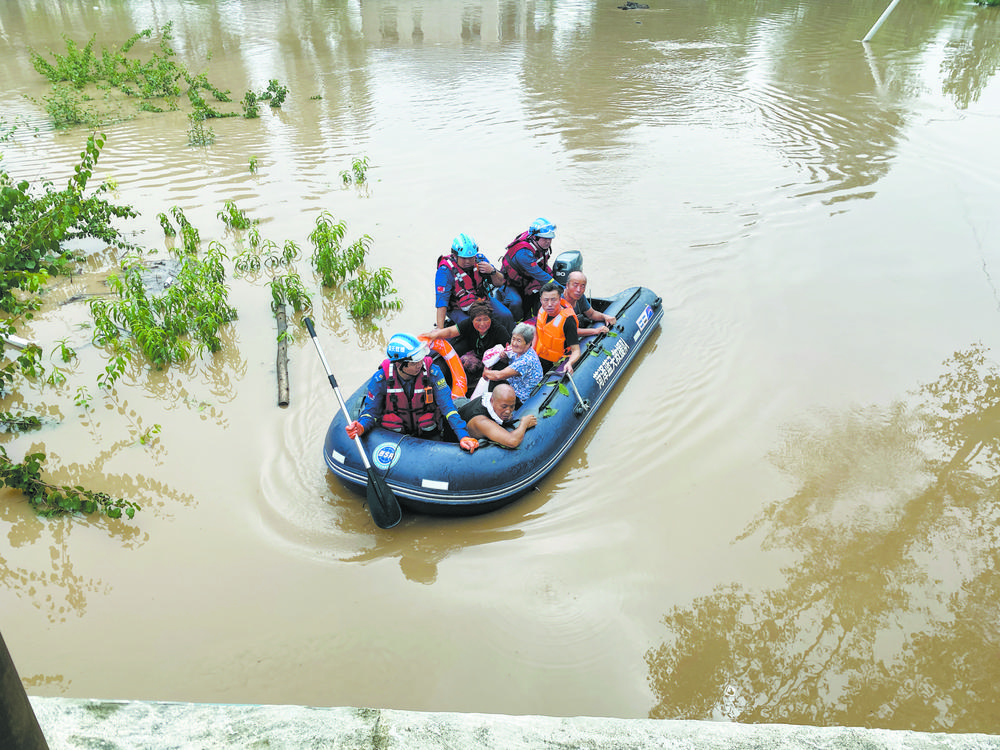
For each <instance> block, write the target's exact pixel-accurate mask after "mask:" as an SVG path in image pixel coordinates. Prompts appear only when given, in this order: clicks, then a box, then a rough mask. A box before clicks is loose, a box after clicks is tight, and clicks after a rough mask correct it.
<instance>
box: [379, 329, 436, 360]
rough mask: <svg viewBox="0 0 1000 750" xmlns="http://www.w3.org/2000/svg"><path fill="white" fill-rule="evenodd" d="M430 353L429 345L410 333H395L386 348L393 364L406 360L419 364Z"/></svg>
mask: <svg viewBox="0 0 1000 750" xmlns="http://www.w3.org/2000/svg"><path fill="white" fill-rule="evenodd" d="M429 352H430V349H428V348H427V344H425V343H424V342H423V341H421V340H420V339H418V338H417V337H416V336H413V335H412V334H409V333H394V334H393V335H392V338H390V339H389V343H388V345H386V347H385V353H386V355H387V356H388V357H389V361H391V362H401V361H403V360H405V359H408V360H410V361H412V362H417V361H420V360H422V359H423V358H424V357H426V356H427V354H428V353H429Z"/></svg>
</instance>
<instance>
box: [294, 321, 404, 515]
mask: <svg viewBox="0 0 1000 750" xmlns="http://www.w3.org/2000/svg"><path fill="white" fill-rule="evenodd" d="M303 322H304V323H305V324H306V328H307V329H308V331H309V335H310V336H311V337H312V340H313V344H315V345H316V352H317V353H318V354H319V358H320V361H321V362H322V363H323V369H325V370H326V375H327V377H328V378H329V379H330V385H332V386H333V392H334V393H335V394H337V401H339V402H340V408H341V410H342V411H343V412H344V417H345V418H346V419H347V422H348V424H350V422H351V415H350V412H348V411H347V404H346V403H345V402H344V397H343V396H341V395H340V388H339V387H338V386H337V379H336V378H335V377H333V373H332V372H331V371H330V365H329V364H327V361H326V356H324V354H323V350H322V349H321V348H320V345H319V339H317V338H316V329H315V328H313V322H312V320H310V319H309V318H304V319H303ZM354 442H355V444H356V445H357V446H358V454H359V455H360V456H361V461H362V463H364V465H365V470H366V471H367V472H368V488H367V489H368V511H369V512H370V513H371V514H372V520H373V521H375V525H376V526H378V527H379V528H380V529H391V528H392V527H393V526H395V525H396V524H397V523H399V521H400V519H401V518H402V517H403V511H402V509H401V508H400V507H399V501H398V500H396V496H395V495H393V494H392V490H390V489H389V486H388V485H387V484H386V483H385V480H384V479H382V477H380V476H379V475H378V474H376V473H375V470H374V469H373V468H372V465H371V462H370V461H369V460H368V455H367V454H366V453H365V445H364V443H362V442H361V436H360V435H358V436H357V437H355V438H354Z"/></svg>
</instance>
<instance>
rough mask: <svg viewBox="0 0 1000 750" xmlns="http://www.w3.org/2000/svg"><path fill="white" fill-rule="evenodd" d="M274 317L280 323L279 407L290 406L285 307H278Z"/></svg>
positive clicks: (278, 363) (278, 361)
mask: <svg viewBox="0 0 1000 750" xmlns="http://www.w3.org/2000/svg"><path fill="white" fill-rule="evenodd" d="M274 317H275V319H276V320H277V321H278V359H277V369H278V406H288V342H287V341H286V340H285V335H284V334H285V331H286V330H287V328H288V324H287V322H286V320H285V306H284V305H279V306H278V309H276V310H275V311H274Z"/></svg>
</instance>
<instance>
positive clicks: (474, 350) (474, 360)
mask: <svg viewBox="0 0 1000 750" xmlns="http://www.w3.org/2000/svg"><path fill="white" fill-rule="evenodd" d="M421 336H424V337H426V338H428V339H451V340H452V342H451V345H452V346H453V347H454V348H455V353H456V354H458V355H459V357H460V359H461V362H462V369H464V370H465V377H466V379H467V380H468V387H469V388H470V389H471V388H475V387H476V384H477V383H478V382H479V378H480V376H481V375H482V372H483V355H484V354H485V353H486V350H487V349H492V348H493V347H494V346H506V344H507V342H508V341H509V340H510V334H509V333H507V329H506V328H504V327H503V326H502V325H500V324H499V323H497V322H495V321H494V320H493V310H492V309H491V308H490V306H489V305H488V304H486V303H485V302H473V303H472V306H471V307H469V317H467V318H465V319H464V320H461V321H459V322H458V323H456V324H455V325H452V326H448V327H447V328H435V329H434V330H433V331H428V332H427V333H423V334H421Z"/></svg>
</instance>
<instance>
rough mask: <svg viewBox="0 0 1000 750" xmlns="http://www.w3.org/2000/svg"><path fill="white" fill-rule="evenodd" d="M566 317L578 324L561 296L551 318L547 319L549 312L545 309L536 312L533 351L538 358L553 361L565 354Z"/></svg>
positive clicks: (574, 315) (570, 308)
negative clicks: (556, 309)
mask: <svg viewBox="0 0 1000 750" xmlns="http://www.w3.org/2000/svg"><path fill="white" fill-rule="evenodd" d="M567 318H573V320H576V321H577V325H579V324H580V322H579V320H577V317H576V313H575V312H573V308H572V307H570V306H569V305H567V304H566V303H565V301H563V299H562V298H560V299H559V312H557V313H556V315H555V317H554V318H552V319H551V320H549V314H548V313H547V312H545V310H540V311H539V312H538V317H537V318H535V352H537V353H538V357H539V358H540V359H544V360H546V361H548V362H555V361H556V360H558V359H559V358H560V357H562V355H564V354H566V351H567V349H566V336H565V335H564V334H563V323H565V322H566V319H567Z"/></svg>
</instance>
